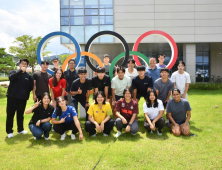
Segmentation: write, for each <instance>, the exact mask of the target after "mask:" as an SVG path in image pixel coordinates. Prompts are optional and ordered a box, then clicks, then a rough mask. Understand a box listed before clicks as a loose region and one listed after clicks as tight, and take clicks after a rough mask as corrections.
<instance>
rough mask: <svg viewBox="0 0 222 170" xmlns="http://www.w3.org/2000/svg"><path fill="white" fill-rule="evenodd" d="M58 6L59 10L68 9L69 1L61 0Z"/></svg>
mask: <svg viewBox="0 0 222 170" xmlns="http://www.w3.org/2000/svg"><path fill="white" fill-rule="evenodd" d="M60 6H61V8H69V0H61V1H60Z"/></svg>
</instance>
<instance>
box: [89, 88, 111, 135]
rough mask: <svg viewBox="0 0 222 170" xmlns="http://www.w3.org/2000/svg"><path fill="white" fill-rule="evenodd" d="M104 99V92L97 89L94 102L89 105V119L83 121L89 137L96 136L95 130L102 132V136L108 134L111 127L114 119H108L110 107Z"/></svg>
mask: <svg viewBox="0 0 222 170" xmlns="http://www.w3.org/2000/svg"><path fill="white" fill-rule="evenodd" d="M105 99H106V96H105V94H104V92H103V91H98V92H97V93H96V95H95V103H92V104H91V105H90V107H89V110H88V114H89V120H88V121H86V122H85V130H86V132H89V135H90V136H91V137H95V136H96V130H97V132H98V133H103V136H108V135H109V134H110V132H111V131H112V129H113V126H114V122H115V121H114V120H113V119H110V115H112V109H111V106H110V104H109V103H108V102H105ZM95 129H96V130H95Z"/></svg>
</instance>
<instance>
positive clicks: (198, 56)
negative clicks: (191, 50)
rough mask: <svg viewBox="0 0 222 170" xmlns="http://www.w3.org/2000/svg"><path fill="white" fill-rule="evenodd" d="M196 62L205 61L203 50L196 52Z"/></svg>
mask: <svg viewBox="0 0 222 170" xmlns="http://www.w3.org/2000/svg"><path fill="white" fill-rule="evenodd" d="M196 62H197V63H198V62H203V56H202V52H197V53H196Z"/></svg>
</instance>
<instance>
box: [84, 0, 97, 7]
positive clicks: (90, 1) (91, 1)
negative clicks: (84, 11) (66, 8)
mask: <svg viewBox="0 0 222 170" xmlns="http://www.w3.org/2000/svg"><path fill="white" fill-rule="evenodd" d="M85 8H98V0H85Z"/></svg>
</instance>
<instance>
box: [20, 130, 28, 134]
mask: <svg viewBox="0 0 222 170" xmlns="http://www.w3.org/2000/svg"><path fill="white" fill-rule="evenodd" d="M27 133H29V132H27V131H25V130H23V131H21V132H18V134H27Z"/></svg>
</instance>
